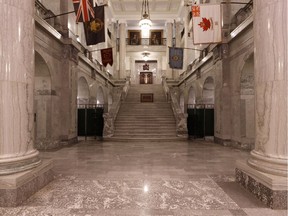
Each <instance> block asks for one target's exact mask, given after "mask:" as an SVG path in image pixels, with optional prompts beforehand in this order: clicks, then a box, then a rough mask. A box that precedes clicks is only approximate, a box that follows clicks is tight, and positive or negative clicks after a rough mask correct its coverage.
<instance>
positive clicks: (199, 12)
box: [192, 4, 222, 44]
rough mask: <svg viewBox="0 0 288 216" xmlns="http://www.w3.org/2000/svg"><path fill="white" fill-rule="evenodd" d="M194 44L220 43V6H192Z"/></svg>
mask: <svg viewBox="0 0 288 216" xmlns="http://www.w3.org/2000/svg"><path fill="white" fill-rule="evenodd" d="M192 20H193V38H194V44H203V43H221V42H222V31H221V30H222V28H221V23H222V16H221V6H220V5H208V4H203V5H193V6H192Z"/></svg>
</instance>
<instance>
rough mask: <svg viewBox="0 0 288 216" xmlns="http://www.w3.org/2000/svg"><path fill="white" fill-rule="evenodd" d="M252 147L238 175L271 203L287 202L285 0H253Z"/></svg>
mask: <svg viewBox="0 0 288 216" xmlns="http://www.w3.org/2000/svg"><path fill="white" fill-rule="evenodd" d="M254 10H255V11H254V46H255V53H254V59H255V63H254V64H255V122H256V134H255V135H256V137H255V149H254V150H253V151H252V152H251V156H250V158H249V159H248V161H247V163H243V162H239V163H238V164H237V170H236V177H237V180H238V181H239V182H240V183H241V184H242V185H244V186H246V187H247V188H248V189H250V190H251V191H252V192H253V193H254V194H255V195H256V196H258V197H259V198H260V199H261V200H262V201H264V202H265V203H266V204H267V205H269V206H270V207H272V208H287V180H288V179H287V162H288V154H287V140H288V136H287V134H288V124H287V123H288V121H287V120H288V119H287V116H288V105H287V100H288V85H287V1H286V0H275V1H273V2H271V1H270V2H267V1H261V0H256V1H254Z"/></svg>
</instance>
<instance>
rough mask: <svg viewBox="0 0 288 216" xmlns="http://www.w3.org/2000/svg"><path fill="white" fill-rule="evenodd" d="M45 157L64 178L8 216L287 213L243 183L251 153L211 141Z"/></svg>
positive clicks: (116, 146)
mask: <svg viewBox="0 0 288 216" xmlns="http://www.w3.org/2000/svg"><path fill="white" fill-rule="evenodd" d="M41 155H42V157H43V158H53V160H54V162H55V163H54V164H55V166H54V170H55V173H56V174H57V175H56V179H55V180H54V181H53V182H51V183H50V184H49V185H47V186H46V187H45V188H43V189H42V190H41V191H39V192H38V193H36V194H35V195H34V196H33V197H31V198H30V199H29V200H27V202H25V203H24V204H23V205H21V206H19V207H17V208H0V215H5V216H10V215H17V216H18V215H20V216H22V215H23V216H24V215H29V216H34V215H35V216H38V215H53V216H54V215H55V216H56V215H57V216H58V215H59V216H66V215H67V216H68V215H71V216H72V215H75V216H78V215H79V216H80V215H81V216H83V215H87V216H88V215H97V216H99V215H101V216H103V215H107V216H112V215H117V216H119V215H122V216H132V215H133V216H135V215H137V216H138V215H139V216H141V215H142V216H148V215H155V216H156V215H157V216H159V215H166V216H167V215H177V216H184V215H185V216H247V215H249V216H257V215H261V214H258V212H259V213H260V212H261V213H262V214H263V215H265V216H266V215H269V214H268V213H267V214H266V212H269V213H270V215H271V216H274V215H275V216H276V215H277V216H278V215H279V216H284V215H285V214H287V211H276V210H269V209H267V208H265V206H264V205H263V204H262V203H260V202H259V201H258V200H256V199H255V198H254V197H253V196H252V195H251V194H249V193H248V192H247V191H246V190H245V189H243V188H241V187H240V185H238V184H236V183H235V179H234V176H233V172H234V167H235V160H236V158H238V159H240V158H242V159H243V158H246V157H247V156H248V155H249V153H248V152H242V151H240V150H236V149H232V148H227V147H223V146H220V145H215V144H212V143H209V142H205V141H197V140H194V141H175V142H171V141H169V142H165V141H159V142H109V141H104V142H96V141H87V142H81V143H79V144H77V145H75V146H71V147H69V148H63V149H60V150H58V151H49V152H42V153H41ZM245 212H246V213H245ZM270 215H269V216H270Z"/></svg>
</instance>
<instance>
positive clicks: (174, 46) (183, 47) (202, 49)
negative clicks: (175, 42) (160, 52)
mask: <svg viewBox="0 0 288 216" xmlns="http://www.w3.org/2000/svg"><path fill="white" fill-rule="evenodd" d="M168 47H169V48H173V47H175V46H173V47H170V46H168ZM179 48H182V49H189V50H196V51H200V52H202V51H203V50H204V49H206V48H204V49H202V50H200V49H196V48H186V47H179Z"/></svg>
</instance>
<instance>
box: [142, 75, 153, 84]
mask: <svg viewBox="0 0 288 216" xmlns="http://www.w3.org/2000/svg"><path fill="white" fill-rule="evenodd" d="M140 84H153V74H152V72H140Z"/></svg>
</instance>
